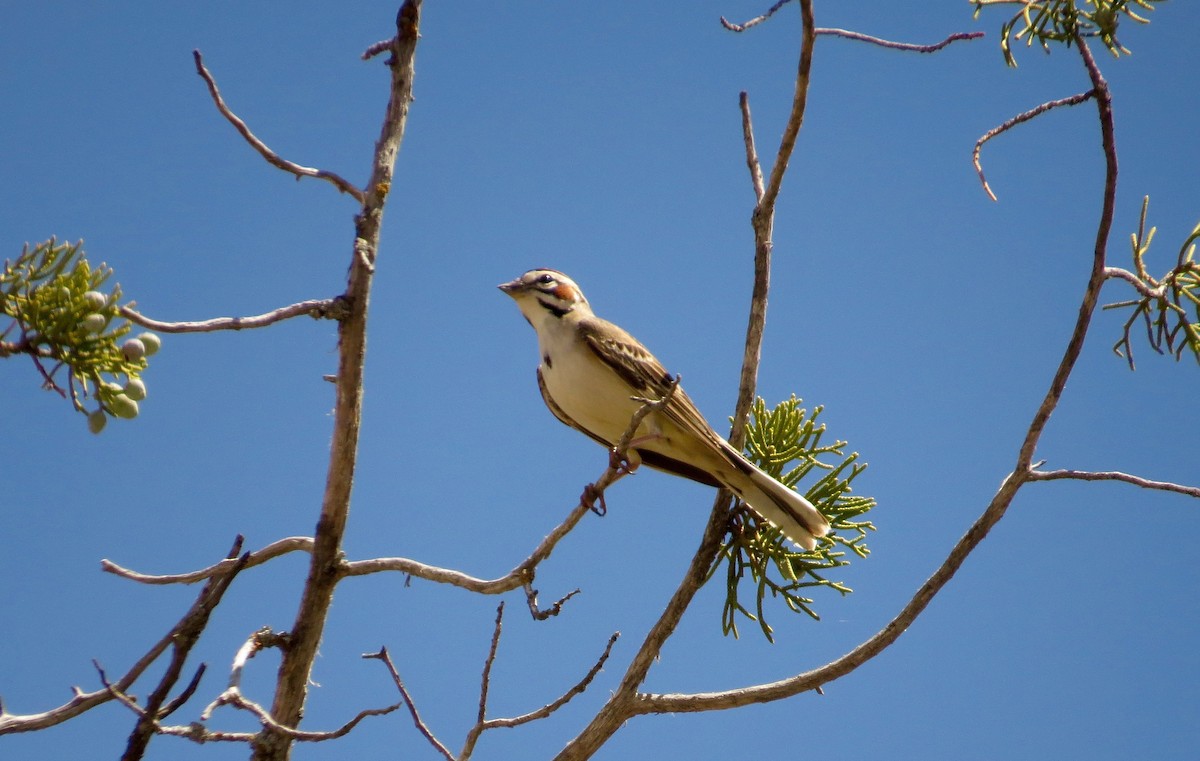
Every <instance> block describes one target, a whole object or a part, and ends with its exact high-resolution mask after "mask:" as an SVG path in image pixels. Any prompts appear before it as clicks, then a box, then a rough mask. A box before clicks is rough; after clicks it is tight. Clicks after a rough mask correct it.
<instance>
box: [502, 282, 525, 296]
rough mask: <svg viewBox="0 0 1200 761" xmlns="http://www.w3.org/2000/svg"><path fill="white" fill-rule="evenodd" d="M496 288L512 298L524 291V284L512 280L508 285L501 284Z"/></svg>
mask: <svg viewBox="0 0 1200 761" xmlns="http://www.w3.org/2000/svg"><path fill="white" fill-rule="evenodd" d="M496 287H497V288H499V289H500V290H502V291H504V292H505V293H507V294H508V295H509V296H512V295H514V294H516V293H517V292H518V291H520V290H521V289H522V283H521V281H520V280H519V279H518V280H510V281H508V282H507V283H501V284H500V285H498V286H496Z"/></svg>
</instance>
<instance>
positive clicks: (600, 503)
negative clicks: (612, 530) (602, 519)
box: [579, 484, 608, 516]
mask: <svg viewBox="0 0 1200 761" xmlns="http://www.w3.org/2000/svg"><path fill="white" fill-rule="evenodd" d="M579 499H580V501H582V502H583V504H585V505H587V506H588V509H589V510H591V511H592V512H593V513H595V514H596V515H600V516H603V515H606V514H607V513H608V505H607V504H605V502H604V492H603V491H601V490H600V489H597V488H596V485H595V484H588V485H587V486H585V487H583V495H582V496H581V497H580V498H579Z"/></svg>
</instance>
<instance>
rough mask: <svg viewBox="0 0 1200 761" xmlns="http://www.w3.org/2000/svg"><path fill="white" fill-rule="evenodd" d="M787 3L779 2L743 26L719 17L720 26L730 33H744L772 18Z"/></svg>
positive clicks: (784, 0)
mask: <svg viewBox="0 0 1200 761" xmlns="http://www.w3.org/2000/svg"><path fill="white" fill-rule="evenodd" d="M789 2H791V0H779V1H778V2H777V3H775V4H774V5H772V6H771V7H770V8H768V9H767V12H766V13H764V14H763V15H761V16H755V17H754V18H752V19H750V20H749V21H747V22H745V23H744V24H735V23H733V22H732V21H729V20H728V19H726V18H725V17H724V16H722V17H721V26H723V27H725V28H726V29H728V30H729V31H731V32H744V31H746V30H747V29H749V28H750V27H752V26H758V25H759V24H761V23H762V22H764V21H766V20H767V19H769V18H771V17H772V16H774V15H775V11H777V10H779V9H780V8H782V7H783V6H785V5H787V4H788V3H789Z"/></svg>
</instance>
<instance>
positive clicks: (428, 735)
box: [363, 647, 455, 761]
mask: <svg viewBox="0 0 1200 761" xmlns="http://www.w3.org/2000/svg"><path fill="white" fill-rule="evenodd" d="M363 657H364V658H374V659H375V660H379V661H383V665H384V666H386V667H387V670H388V673H389V674H391V675H392V681H393V682H394V683H395V685H396V689H397V690H398V691H399V692H400V697H402V698H403V699H404V704H405V705H407V706H408V713H409V715H410V716H412V720H413V724H414V725H416V727H417V731H418V732H420V733H421V735H422V736H424V737H425V739H426V740H428V741H429V744H430V745H432V746H433V748H434V750H436V751H437V752H438V753H441V754H442V757H443V758H445V759H446V761H455V759H454V754H453V753H451V752H450V749H449V748H447V747H446V746H445V745H443V744H442V741H441V740H439V739H437V737H435V736H434V734H433V732H432V731H431V730H430V729H429V727H428V725H426V724H425V722H424V721H422V720H421V714H420V713H419V712H418V711H417V704H416V703H414V702H413V700H412V696H411V695H409V694H408V690H407V689H405V687H404V681H403V680H401V679H400V672H399V671H397V670H396V664H394V663H392V657H391V656H390V655H388V650H387V648H386V647H381V648H379V652H378V653H364V654H363Z"/></svg>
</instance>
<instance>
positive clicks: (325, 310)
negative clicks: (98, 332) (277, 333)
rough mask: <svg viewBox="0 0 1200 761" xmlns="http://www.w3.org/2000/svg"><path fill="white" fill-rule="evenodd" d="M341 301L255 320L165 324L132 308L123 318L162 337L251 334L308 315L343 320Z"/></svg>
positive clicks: (299, 306)
mask: <svg viewBox="0 0 1200 761" xmlns="http://www.w3.org/2000/svg"><path fill="white" fill-rule="evenodd" d="M344 306H345V305H344V304H343V303H342V302H341V300H340V299H310V300H309V301H301V302H298V303H296V304H291V305H289V306H286V307H280V308H279V309H273V310H271V311H270V312H266V313H265V314H258V315H254V316H251V317H214V318H212V319H210V320H198V321H196V322H163V321H161V320H154V319H151V318H149V317H147V316H145V315H144V314H141V313H140V312H137V311H135V310H133V309H130V308H129V307H121V308H120V312H121V316H122V317H124V318H125V319H127V320H129V321H130V322H133V323H136V324H138V325H141V326H142V327H143V328H147V329H149V330H157V331H159V332H160V333H212V332H214V331H217V330H247V329H250V328H265V327H267V326H268V325H273V324H275V323H277V322H282V321H283V320H290V319H292V318H293V317H301V316H304V315H307V316H309V317H312V318H313V319H327V320H340V319H341V318H342V314H343V312H344V311H345V309H344Z"/></svg>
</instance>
